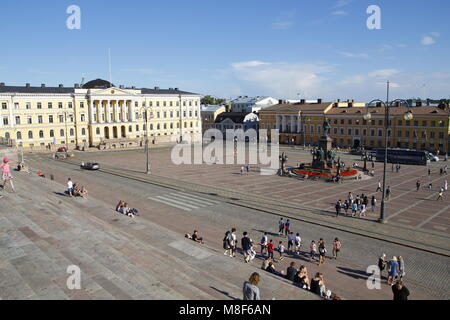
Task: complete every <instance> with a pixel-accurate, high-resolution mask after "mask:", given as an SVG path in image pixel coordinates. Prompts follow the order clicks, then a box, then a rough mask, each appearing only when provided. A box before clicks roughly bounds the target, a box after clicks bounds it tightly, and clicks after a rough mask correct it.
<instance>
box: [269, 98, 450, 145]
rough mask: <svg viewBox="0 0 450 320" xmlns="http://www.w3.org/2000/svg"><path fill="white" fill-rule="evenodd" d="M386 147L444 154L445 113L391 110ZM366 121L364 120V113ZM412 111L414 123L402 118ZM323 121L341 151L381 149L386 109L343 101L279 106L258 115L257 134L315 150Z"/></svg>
mask: <svg viewBox="0 0 450 320" xmlns="http://www.w3.org/2000/svg"><path fill="white" fill-rule="evenodd" d="M389 110H390V113H389V114H390V117H389V121H390V127H389V130H388V137H389V138H388V146H389V147H393V148H408V149H419V150H429V151H433V152H436V151H440V152H441V153H448V152H449V136H450V126H449V122H450V121H449V120H450V112H449V110H448V109H444V108H439V107H434V106H416V107H412V108H410V109H408V108H406V107H403V106H397V107H391V108H390V109H389ZM368 111H369V112H370V113H371V116H372V117H371V119H370V120H369V121H366V120H364V115H365V114H366V113H367V112H368ZM407 111H411V112H412V114H413V119H412V120H410V121H407V120H405V119H404V117H403V115H404V114H405V112H407ZM325 118H327V119H328V120H329V122H330V125H331V132H330V136H331V137H332V138H333V139H334V142H335V145H336V146H338V147H341V148H357V147H365V148H378V147H384V141H385V136H384V134H385V108H384V107H381V106H374V107H370V108H366V104H365V103H361V102H355V101H353V100H348V101H345V102H341V101H338V102H327V103H323V102H322V101H320V100H319V101H318V103H305V102H301V103H295V104H289V103H283V104H278V105H275V106H272V107H269V108H265V109H263V110H261V111H260V127H261V128H262V129H278V130H279V132H280V143H283V144H297V145H304V144H305V145H317V144H318V141H319V138H320V136H321V135H322V134H323V129H322V125H323V122H324V120H325Z"/></svg>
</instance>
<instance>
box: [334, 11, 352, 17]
mask: <svg viewBox="0 0 450 320" xmlns="http://www.w3.org/2000/svg"><path fill="white" fill-rule="evenodd" d="M331 14H332V15H335V16H344V15H346V14H348V12H347V11H344V10H337V11H333V12H332V13H331Z"/></svg>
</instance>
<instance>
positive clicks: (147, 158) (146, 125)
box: [139, 106, 153, 174]
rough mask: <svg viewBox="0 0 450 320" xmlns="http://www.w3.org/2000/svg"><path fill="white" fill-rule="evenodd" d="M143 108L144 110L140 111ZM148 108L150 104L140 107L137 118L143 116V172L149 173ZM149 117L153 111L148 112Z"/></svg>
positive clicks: (151, 116)
mask: <svg viewBox="0 0 450 320" xmlns="http://www.w3.org/2000/svg"><path fill="white" fill-rule="evenodd" d="M142 110H144V112H142ZM148 110H151V107H150V106H143V107H141V109H140V111H141V112H140V115H139V119H142V118H143V117H145V155H146V161H145V173H146V174H150V159H149V158H150V157H149V147H148V131H149V130H148V118H149V115H148ZM150 118H153V113H152V112H150Z"/></svg>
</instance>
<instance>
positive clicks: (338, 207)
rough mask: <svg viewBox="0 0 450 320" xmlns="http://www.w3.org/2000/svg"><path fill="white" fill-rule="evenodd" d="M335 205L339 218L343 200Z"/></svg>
mask: <svg viewBox="0 0 450 320" xmlns="http://www.w3.org/2000/svg"><path fill="white" fill-rule="evenodd" d="M334 207H335V209H336V218H337V217H339V216H340V214H341V209H342V202H341V200H338V202H336V205H335V206H334Z"/></svg>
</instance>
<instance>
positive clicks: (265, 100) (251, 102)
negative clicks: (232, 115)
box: [231, 96, 278, 113]
mask: <svg viewBox="0 0 450 320" xmlns="http://www.w3.org/2000/svg"><path fill="white" fill-rule="evenodd" d="M276 104H278V100H277V99H274V98H272V97H259V96H258V97H248V96H240V97H238V98H237V99H234V100H232V101H231V112H246V113H252V112H259V110H261V109H264V108H267V107H271V106H273V105H276Z"/></svg>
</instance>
